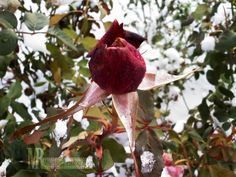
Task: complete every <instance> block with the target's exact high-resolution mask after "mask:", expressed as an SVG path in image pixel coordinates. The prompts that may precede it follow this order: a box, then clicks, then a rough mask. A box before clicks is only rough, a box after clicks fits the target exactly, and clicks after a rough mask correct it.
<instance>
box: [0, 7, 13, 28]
mask: <svg viewBox="0 0 236 177" xmlns="http://www.w3.org/2000/svg"><path fill="white" fill-rule="evenodd" d="M0 24H1V25H2V26H4V27H5V28H16V27H17V19H16V16H15V15H14V14H13V13H11V12H9V11H6V10H5V11H0Z"/></svg>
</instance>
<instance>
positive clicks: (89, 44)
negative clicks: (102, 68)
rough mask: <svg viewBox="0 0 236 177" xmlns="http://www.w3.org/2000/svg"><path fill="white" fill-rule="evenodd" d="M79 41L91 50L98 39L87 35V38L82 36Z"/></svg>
mask: <svg viewBox="0 0 236 177" xmlns="http://www.w3.org/2000/svg"><path fill="white" fill-rule="evenodd" d="M79 42H80V43H81V44H82V45H83V46H84V48H85V49H86V50H87V51H90V50H92V49H93V48H94V47H95V45H96V44H97V40H96V39H95V38H93V37H89V36H88V37H85V38H81V39H80V40H79Z"/></svg>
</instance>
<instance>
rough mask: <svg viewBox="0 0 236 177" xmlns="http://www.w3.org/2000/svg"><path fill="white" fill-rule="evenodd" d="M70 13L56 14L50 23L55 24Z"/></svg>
mask: <svg viewBox="0 0 236 177" xmlns="http://www.w3.org/2000/svg"><path fill="white" fill-rule="evenodd" d="M67 15H68V13H64V14H55V15H53V16H52V17H51V18H50V22H49V25H50V26H53V25H56V24H58V23H59V22H60V21H61V20H62V19H63V18H64V17H66V16H67Z"/></svg>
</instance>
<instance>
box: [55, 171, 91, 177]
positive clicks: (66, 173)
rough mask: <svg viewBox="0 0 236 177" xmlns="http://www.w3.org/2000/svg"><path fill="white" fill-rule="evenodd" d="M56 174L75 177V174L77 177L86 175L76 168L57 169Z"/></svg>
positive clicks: (60, 176)
mask: <svg viewBox="0 0 236 177" xmlns="http://www.w3.org/2000/svg"><path fill="white" fill-rule="evenodd" d="M58 175H59V177H75V176H79V177H86V176H87V175H86V174H84V173H82V172H81V171H79V170H77V169H68V170H67V169H65V170H64V169H59V170H58Z"/></svg>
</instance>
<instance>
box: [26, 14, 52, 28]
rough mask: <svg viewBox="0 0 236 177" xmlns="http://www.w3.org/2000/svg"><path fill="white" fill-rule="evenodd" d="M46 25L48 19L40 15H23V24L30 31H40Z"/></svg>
mask: <svg viewBox="0 0 236 177" xmlns="http://www.w3.org/2000/svg"><path fill="white" fill-rule="evenodd" d="M48 23H49V20H48V18H47V17H46V16H45V15H44V14H42V13H29V12H26V13H25V24H26V26H27V27H28V28H29V29H30V30H32V31H36V30H41V29H42V28H43V27H45V26H46V25H48Z"/></svg>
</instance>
